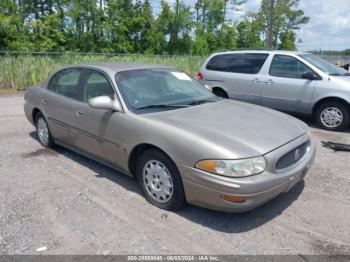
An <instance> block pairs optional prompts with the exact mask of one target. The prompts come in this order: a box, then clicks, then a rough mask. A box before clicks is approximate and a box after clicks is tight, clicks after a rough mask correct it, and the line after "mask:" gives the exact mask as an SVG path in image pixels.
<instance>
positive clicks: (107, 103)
mask: <svg viewBox="0 0 350 262" xmlns="http://www.w3.org/2000/svg"><path fill="white" fill-rule="evenodd" d="M89 106H90V107H92V108H96V109H101V110H112V111H118V112H120V111H122V109H121V105H120V103H119V101H118V100H112V99H111V98H110V97H109V96H97V97H94V98H91V99H90V100H89Z"/></svg>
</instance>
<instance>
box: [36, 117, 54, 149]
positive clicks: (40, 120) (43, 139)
mask: <svg viewBox="0 0 350 262" xmlns="http://www.w3.org/2000/svg"><path fill="white" fill-rule="evenodd" d="M35 126H36V133H37V135H38V138H39V142H40V144H41V145H42V146H44V147H53V146H54V141H53V138H52V136H51V133H50V129H49V126H48V124H47V122H46V119H45V118H44V116H43V114H42V113H40V112H39V113H37V114H36V116H35Z"/></svg>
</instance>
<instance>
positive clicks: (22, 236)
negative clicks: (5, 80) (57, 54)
mask: <svg viewBox="0 0 350 262" xmlns="http://www.w3.org/2000/svg"><path fill="white" fill-rule="evenodd" d="M22 105H23V97H0V254H38V252H37V251H36V249H37V248H40V247H42V246H46V247H47V250H46V251H42V252H41V253H40V254H216V255H218V254H328V255H334V254H348V255H349V254H350V194H349V192H350V191H349V185H350V171H349V169H350V153H345V152H344V153H341V152H339V153H333V152H332V151H331V150H329V149H326V148H323V147H321V145H320V141H321V140H331V141H338V142H344V143H350V133H349V132H345V133H331V132H327V131H322V130H319V129H317V128H312V129H311V130H312V131H311V134H312V137H313V139H315V140H316V141H317V144H318V148H317V149H318V152H317V156H316V160H315V163H314V165H313V167H312V168H311V170H310V172H309V175H308V176H307V177H306V178H305V181H302V182H300V183H299V184H297V185H296V186H295V187H294V188H293V189H292V190H291V191H290V192H288V193H286V194H282V195H281V196H279V197H278V198H276V199H275V200H273V201H271V202H269V203H267V204H265V205H264V206H262V207H259V208H257V209H255V210H253V211H251V212H248V213H244V214H226V213H220V212H214V211H209V210H206V209H202V208H198V207H194V206H188V207H187V208H185V209H184V210H182V211H180V212H176V213H173V212H166V211H163V210H160V209H158V208H156V207H153V206H152V205H150V204H148V203H147V202H146V200H145V199H144V198H143V197H142V195H141V192H140V190H139V189H138V187H137V185H136V183H135V180H133V179H132V178H129V177H127V176H123V175H121V174H118V173H117V172H115V171H113V170H111V169H109V168H107V167H105V166H103V165H100V164H98V163H96V162H94V161H91V160H89V159H87V158H85V157H82V156H79V155H77V154H75V153H73V152H70V151H68V150H66V149H63V148H58V149H55V150H50V149H44V148H42V147H41V146H40V144H39V142H38V141H37V139H36V136H35V133H34V127H33V126H32V125H31V124H29V122H28V121H27V119H26V118H25V116H24V114H23V107H22Z"/></svg>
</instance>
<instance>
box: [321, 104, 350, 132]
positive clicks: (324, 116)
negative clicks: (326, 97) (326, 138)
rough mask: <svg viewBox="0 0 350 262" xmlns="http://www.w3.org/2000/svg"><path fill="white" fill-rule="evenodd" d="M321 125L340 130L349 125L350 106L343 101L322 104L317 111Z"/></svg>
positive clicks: (332, 129) (328, 128) (324, 127)
mask: <svg viewBox="0 0 350 262" xmlns="http://www.w3.org/2000/svg"><path fill="white" fill-rule="evenodd" d="M315 117H316V121H317V123H318V124H319V126H320V127H322V128H323V129H326V130H331V131H340V130H343V129H345V128H347V127H348V126H349V120H350V115H349V108H348V107H347V105H345V104H343V103H341V102H327V103H324V104H322V105H320V106H319V107H318V108H317V110H316V112H315Z"/></svg>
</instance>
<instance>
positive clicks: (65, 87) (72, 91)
mask: <svg viewBox="0 0 350 262" xmlns="http://www.w3.org/2000/svg"><path fill="white" fill-rule="evenodd" d="M79 77H80V69H65V70H62V71H60V72H58V73H57V74H56V75H55V76H54V77H53V78H52V79H51V81H50V83H49V85H48V89H49V90H51V91H54V92H56V93H57V94H61V95H64V96H67V97H70V98H76V97H77V86H78V82H79Z"/></svg>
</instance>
